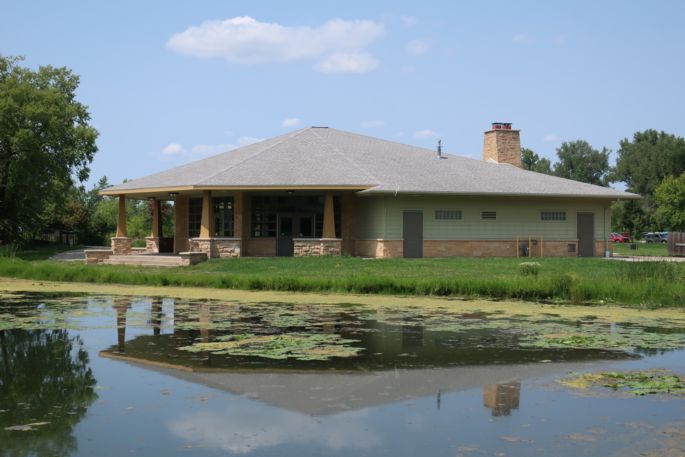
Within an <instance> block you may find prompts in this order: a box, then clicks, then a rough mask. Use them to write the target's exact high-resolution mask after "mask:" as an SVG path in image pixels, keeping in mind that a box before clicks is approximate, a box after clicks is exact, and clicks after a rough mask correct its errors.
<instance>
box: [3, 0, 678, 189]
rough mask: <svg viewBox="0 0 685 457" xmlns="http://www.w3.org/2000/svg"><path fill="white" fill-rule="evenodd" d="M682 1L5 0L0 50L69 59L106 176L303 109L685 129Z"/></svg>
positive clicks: (392, 118) (572, 133) (449, 120)
mask: <svg viewBox="0 0 685 457" xmlns="http://www.w3.org/2000/svg"><path fill="white" fill-rule="evenodd" d="M683 17H685V2H681V1H653V2H644V1H602V2H597V1H593V2H590V1H573V2H564V3H563V4H562V3H561V2H543V1H536V2H532V1H531V2H511V1H508V2H504V1H502V2H499V1H488V2H476V1H473V2H458V1H445V2H437V1H436V2H415V1H414V2H408V1H407V2H403V1H375V2H370V1H368V0H367V1H346V2H322V1H317V2H314V1H311V2H309V1H308V2H294V1H290V2H283V1H272V2H266V1H264V2H259V1H254V0H253V1H196V2H188V1H183V2H181V1H178V2H173V1H145V2H128V1H118V2H86V1H80V2H79V1H63V2H55V1H42V2H39V1H25V2H19V1H12V2H6V3H5V4H4V6H3V8H2V14H0V53H1V54H4V55H24V56H26V64H27V65H29V66H32V67H36V66H38V65H41V64H52V65H56V66H67V67H69V68H71V69H72V70H73V71H74V72H75V73H77V74H79V75H80V76H81V87H80V89H79V93H78V97H79V100H81V101H82V102H83V103H85V104H87V105H88V106H89V108H90V112H91V114H92V118H93V125H94V126H95V127H96V128H97V129H98V130H99V131H100V138H99V141H98V145H99V148H100V151H99V152H98V154H97V155H96V158H95V160H94V162H93V165H92V180H94V179H97V178H99V177H100V176H102V175H107V176H108V177H109V178H110V181H111V182H113V183H116V182H120V181H121V180H123V179H124V178H135V177H139V176H143V175H146V174H149V173H152V172H155V171H160V170H163V169H166V168H170V167H172V166H174V165H177V164H181V163H184V162H188V161H191V160H194V159H197V158H202V157H205V156H207V155H208V154H212V153H215V152H219V151H221V150H225V149H229V148H233V147H236V146H240V145H243V144H247V143H249V142H251V141H255V140H257V139H261V138H269V137H272V136H276V135H279V134H282V133H286V132H288V131H290V130H293V129H297V128H300V127H303V126H307V125H327V126H331V127H335V128H338V129H342V130H349V131H353V132H359V133H363V134H368V135H372V136H377V137H381V138H386V139H390V140H395V141H400V142H404V143H410V144H415V145H419V146H425V147H429V148H434V147H435V145H436V143H437V139H438V138H441V139H442V140H443V144H444V149H445V150H446V151H448V152H451V153H457V154H462V155H467V156H471V157H474V158H480V155H481V149H482V141H483V139H482V135H483V131H484V130H486V129H487V128H488V127H489V125H490V122H492V121H503V122H512V123H513V124H514V127H515V128H519V129H521V141H522V146H524V147H529V148H531V149H533V150H534V151H536V152H537V153H538V154H540V155H542V156H546V157H550V158H553V157H554V156H555V149H556V148H557V147H558V146H559V145H560V144H561V142H562V141H570V140H576V139H585V140H587V141H589V142H590V143H591V144H592V145H593V146H595V147H597V148H601V147H603V146H606V147H608V148H610V149H613V150H615V149H617V148H618V142H619V140H620V139H622V138H625V137H630V136H632V134H633V133H634V132H635V131H637V130H644V129H647V128H655V129H659V130H665V131H667V132H670V133H675V134H678V135H681V136H685V90H684V86H685V77H684V75H685V28H683V27H682V19H683Z"/></svg>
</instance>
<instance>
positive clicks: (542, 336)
mask: <svg viewBox="0 0 685 457" xmlns="http://www.w3.org/2000/svg"><path fill="white" fill-rule="evenodd" d="M288 297H291V298H293V299H292V300H290V299H288ZM295 298H296V299H295ZM373 300H374V299H373V298H369V299H368V302H369V303H364V302H363V301H360V300H351V301H350V302H347V303H346V302H339V303H332V302H331V301H330V300H328V301H327V302H326V303H323V302H318V301H317V300H316V297H315V296H306V295H304V296H288V295H285V294H283V295H281V299H279V300H277V299H273V297H271V300H268V301H267V300H264V301H255V300H243V299H241V298H240V296H236V298H235V299H232V300H199V299H178V298H170V297H143V296H107V295H98V294H48V293H29V292H7V293H2V294H0V455H2V456H5V455H6V456H24V455H25V456H34V455H35V456H47V455H50V456H53V455H60V456H68V455H71V456H79V455H98V456H110V455H111V456H120V455H145V456H154V455H160V456H162V455H164V456H173V455H182V456H187V455H200V456H204V455H207V456H214V455H250V456H262V455H278V456H301V455H340V456H347V455H350V456H351V455H354V456H359V455H369V456H375V455H407V456H413V455H431V456H443V455H444V456H455V455H458V456H480V455H499V456H504V455H506V456H516V455H520V456H531V455H541V456H543V455H556V456H566V455H568V456H578V455H616V456H618V455H621V456H625V455H654V456H657V455H682V452H683V451H682V449H683V448H684V447H685V419H684V418H685V397H684V396H683V395H682V392H685V385H682V386H681V385H680V384H678V386H679V389H680V390H678V389H675V388H673V387H672V383H676V384H677V383H680V382H681V381H685V380H684V379H682V378H679V377H678V376H679V375H682V374H685V350H684V349H683V348H685V315H684V314H683V313H671V314H659V313H650V312H637V311H634V310H625V312H622V311H621V310H620V309H618V311H616V308H614V309H613V310H612V311H610V312H603V311H602V309H601V308H591V307H588V308H574V309H573V311H568V310H567V309H566V308H565V307H562V306H557V307H554V306H546V307H542V306H535V305H527V306H523V305H520V304H519V305H517V304H512V303H506V302H501V303H490V304H488V305H487V306H485V305H484V304H483V305H482V306H481V302H465V301H458V300H442V301H438V302H437V304H436V302H432V304H431V306H425V307H424V306H420V301H419V302H418V303H419V304H412V305H407V304H406V303H403V302H402V301H401V300H399V299H398V302H397V303H395V304H392V299H387V298H386V299H384V300H383V301H382V304H381V305H379V304H378V303H374V302H373ZM637 370H641V372H647V373H651V371H650V370H662V371H658V372H659V373H666V372H667V373H668V374H667V377H664V379H668V380H669V381H668V382H669V383H671V384H668V386H669V387H668V389H666V390H665V391H660V392H658V394H656V395H651V393H652V392H651V391H650V390H649V389H647V390H645V389H642V390H640V391H639V393H640V394H641V395H634V393H632V392H630V391H628V390H625V389H622V388H617V387H616V386H613V388H607V387H604V385H606V383H604V384H602V383H600V384H598V385H594V386H593V385H583V386H581V385H580V384H584V383H580V382H576V381H573V379H575V378H573V376H576V375H577V374H578V373H581V375H578V376H580V378H582V379H586V378H587V379H594V380H596V379H608V378H607V376H609V377H610V378H611V379H617V378H616V377H617V376H621V378H620V379H624V378H623V377H622V376H623V374H621V373H624V372H635V371H637ZM663 370H666V371H663ZM599 372H603V373H609V374H608V375H606V376H604V377H602V376H600V375H595V374H593V373H599ZM617 373H618V374H617ZM640 376H643V375H640ZM571 378H573V379H572V380H571V381H569V379H571ZM580 378H579V379H580ZM630 379H633V378H630ZM638 379H643V378H642V377H638ZM650 379H651V378H650ZM659 379H661V378H659ZM617 385H618V384H617ZM622 385H623V384H621V386H622ZM579 387H581V388H579ZM645 393H647V395H642V394H645Z"/></svg>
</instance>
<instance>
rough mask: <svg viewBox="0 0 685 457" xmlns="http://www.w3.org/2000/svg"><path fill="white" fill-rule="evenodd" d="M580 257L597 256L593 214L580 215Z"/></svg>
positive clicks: (578, 230)
mask: <svg viewBox="0 0 685 457" xmlns="http://www.w3.org/2000/svg"><path fill="white" fill-rule="evenodd" d="M577 220H578V222H577V223H578V227H577V232H576V233H577V236H578V256H579V257H594V256H595V215H594V214H592V213H578V219H577Z"/></svg>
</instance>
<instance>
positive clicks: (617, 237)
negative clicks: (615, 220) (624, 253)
mask: <svg viewBox="0 0 685 457" xmlns="http://www.w3.org/2000/svg"><path fill="white" fill-rule="evenodd" d="M609 241H611V242H612V243H629V242H630V238H629V237H627V236H625V235H623V234H621V233H616V232H614V233H612V234H611V235H610V236H609Z"/></svg>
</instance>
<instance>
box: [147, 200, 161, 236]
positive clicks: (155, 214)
mask: <svg viewBox="0 0 685 457" xmlns="http://www.w3.org/2000/svg"><path fill="white" fill-rule="evenodd" d="M150 236H152V237H153V238H162V236H163V235H162V207H161V202H160V201H159V199H158V198H153V199H152V234H151V235H150Z"/></svg>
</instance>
